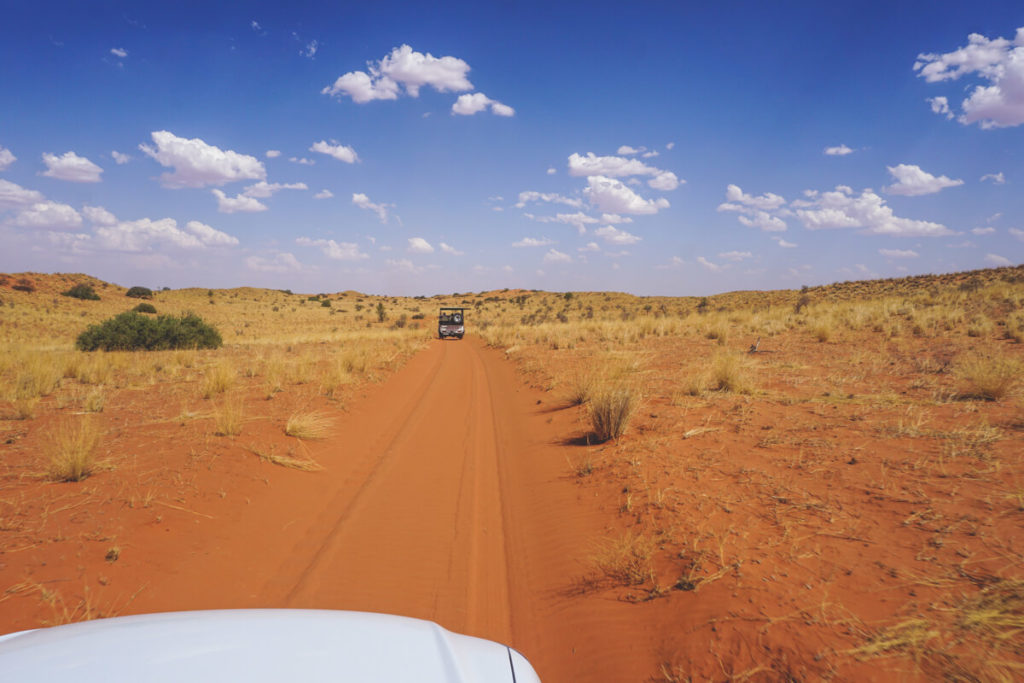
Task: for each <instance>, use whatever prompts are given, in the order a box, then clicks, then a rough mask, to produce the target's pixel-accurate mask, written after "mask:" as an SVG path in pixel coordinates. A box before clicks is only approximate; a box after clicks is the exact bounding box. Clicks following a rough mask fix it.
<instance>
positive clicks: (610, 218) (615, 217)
mask: <svg viewBox="0 0 1024 683" xmlns="http://www.w3.org/2000/svg"><path fill="white" fill-rule="evenodd" d="M601 222H602V223H612V224H615V225H618V224H619V223H632V222H633V219H632V218H630V217H629V216H620V215H619V214H617V213H602V214H601Z"/></svg>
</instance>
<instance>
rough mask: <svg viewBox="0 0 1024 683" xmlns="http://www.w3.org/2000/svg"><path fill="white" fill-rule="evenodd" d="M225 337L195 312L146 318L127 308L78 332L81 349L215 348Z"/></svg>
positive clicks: (154, 349) (158, 349) (155, 349)
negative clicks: (80, 332)
mask: <svg viewBox="0 0 1024 683" xmlns="http://www.w3.org/2000/svg"><path fill="white" fill-rule="evenodd" d="M222 343H223V341H222V340H221V336H220V332H218V331H217V330H216V328H214V327H213V326H211V325H209V324H207V323H206V322H204V321H203V319H202V318H200V317H199V316H197V315H195V314H194V313H186V314H185V315H183V316H181V317H180V318H179V317H177V316H173V315H161V316H159V317H157V318H147V317H146V316H144V315H142V314H141V313H137V312H135V311H127V312H125V313H121V314H120V315H117V316H115V317H113V318H110V319H109V320H105V321H103V322H102V323H99V324H98V325H90V326H89V327H88V329H86V330H85V332H82V334H80V335H78V339H77V340H76V341H75V346H76V347H77V348H78V349H79V350H81V351H96V350H98V349H99V350H103V351H164V350H167V349H216V348H220V346H221V344H222Z"/></svg>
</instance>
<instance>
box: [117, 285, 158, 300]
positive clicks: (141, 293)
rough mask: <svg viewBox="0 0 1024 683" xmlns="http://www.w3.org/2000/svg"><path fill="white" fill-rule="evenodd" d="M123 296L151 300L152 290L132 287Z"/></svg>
mask: <svg viewBox="0 0 1024 683" xmlns="http://www.w3.org/2000/svg"><path fill="white" fill-rule="evenodd" d="M124 295H125V296H130V297H131V298H133V299H152V298H153V290H152V289H150V288H149V287H132V288H131V289H129V290H128V291H127V292H125V293H124Z"/></svg>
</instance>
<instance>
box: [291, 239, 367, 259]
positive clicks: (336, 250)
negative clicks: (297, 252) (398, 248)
mask: <svg viewBox="0 0 1024 683" xmlns="http://www.w3.org/2000/svg"><path fill="white" fill-rule="evenodd" d="M295 243H296V244H298V245H299V246H302V247H317V248H319V249H320V250H321V251H322V252H323V253H324V255H326V256H327V257H328V258H332V259H334V260H335V261H358V260H359V259H364V258H369V254H364V253H363V252H361V251H359V245H358V244H356V243H355V242H335V241H334V240H325V239H316V240H314V239H310V238H308V237H299V238H297V239H296V240H295Z"/></svg>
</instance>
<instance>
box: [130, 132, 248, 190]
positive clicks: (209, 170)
mask: <svg viewBox="0 0 1024 683" xmlns="http://www.w3.org/2000/svg"><path fill="white" fill-rule="evenodd" d="M151 136H152V138H153V142H154V143H155V144H156V148H155V149H154V148H153V147H150V146H149V145H139V149H140V150H142V152H144V153H145V154H146V155H147V156H150V157H152V158H153V159H155V160H156V161H157V162H158V163H159V164H160V165H161V166H164V167H166V168H173V169H174V172H173V173H164V174H163V175H161V176H160V179H161V182H162V183H163V186H164V187H169V188H182V187H205V186H206V185H223V184H224V183H229V182H233V181H235V180H263V179H264V178H266V176H267V171H266V169H265V168H264V167H263V164H262V163H261V162H260V161H259V159H257V158H256V157H253V156H249V155H247V154H239V153H238V152H233V151H231V150H228V151H224V150H222V149H220V148H219V147H215V146H214V145H209V144H207V143H206V142H204V141H203V140H200V139H199V138H193V139H191V140H189V139H186V138H179V137H178V136H177V135H174V134H173V133H170V132H168V131H166V130H158V131H153V132H152V133H151Z"/></svg>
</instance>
